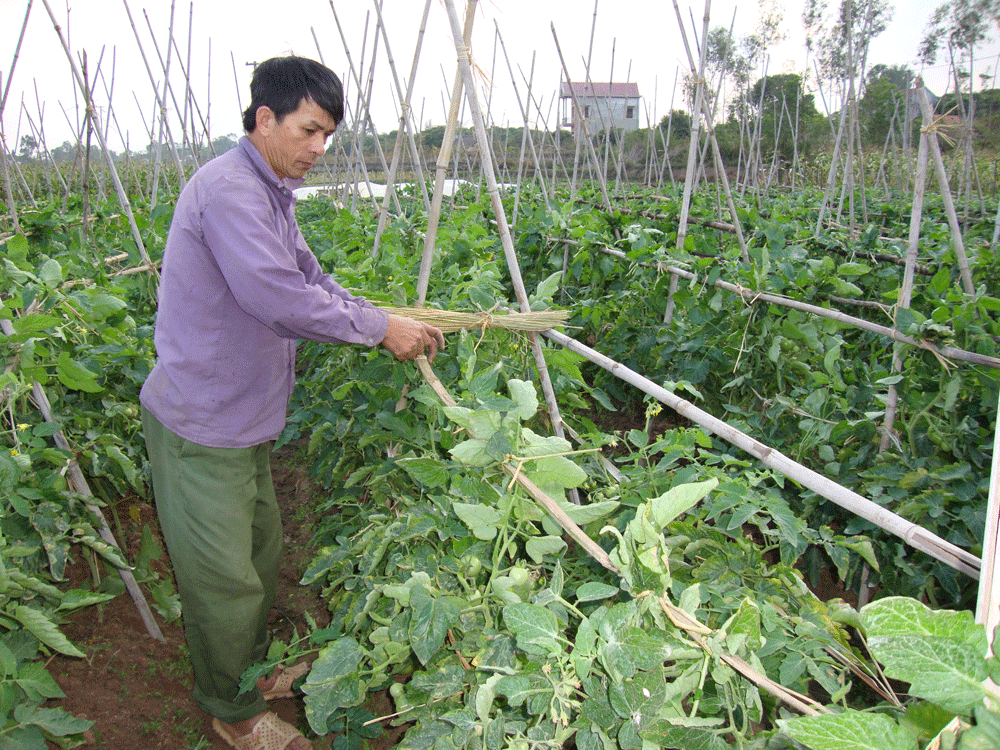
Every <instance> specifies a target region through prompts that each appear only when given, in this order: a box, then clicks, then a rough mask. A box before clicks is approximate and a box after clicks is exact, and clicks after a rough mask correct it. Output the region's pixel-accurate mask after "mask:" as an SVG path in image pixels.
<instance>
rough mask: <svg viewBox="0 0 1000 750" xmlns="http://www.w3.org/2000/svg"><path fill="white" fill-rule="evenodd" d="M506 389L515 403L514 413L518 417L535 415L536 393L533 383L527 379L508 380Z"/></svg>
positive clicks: (524, 418) (536, 406) (536, 408)
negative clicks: (515, 409)
mask: <svg viewBox="0 0 1000 750" xmlns="http://www.w3.org/2000/svg"><path fill="white" fill-rule="evenodd" d="M507 390H508V391H509V392H510V397H511V398H512V399H514V401H515V402H516V403H517V411H516V412H514V413H515V414H516V415H517V418H518V419H521V420H526V419H531V418H532V417H533V416H535V412H537V411H538V393H537V392H536V391H535V386H534V384H533V383H531V382H529V381H527V380H508V381H507Z"/></svg>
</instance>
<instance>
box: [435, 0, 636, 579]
mask: <svg viewBox="0 0 1000 750" xmlns="http://www.w3.org/2000/svg"><path fill="white" fill-rule="evenodd" d="M472 1H473V2H475V0H472ZM448 2H451V0H448ZM416 362H417V366H418V367H419V368H420V372H421V374H422V375H423V376H424V380H426V381H427V384H428V385H429V386H430V387H431V389H432V390H433V391H434V393H436V394H437V397H438V398H439V399H441V402H442V403H443V404H444V405H445V406H455V405H456V404H457V402H456V401H455V399H454V398H453V397H452V395H451V394H450V393H449V392H448V390H447V389H446V388H445V387H444V384H443V383H441V380H440V378H438V376H437V375H436V374H435V373H434V371H433V370H432V369H431V366H430V364H428V362H427V357H425V356H423V355H420V356H419V357H417V359H416ZM472 437H474V438H477V439H479V440H489V437H490V436H489V435H472ZM503 469H504V471H505V472H507V473H508V474H510V475H511V477H512V481H514V482H517V484H519V485H520V486H521V487H522V488H523V489H524V490H525V491H526V492H527V493H528V494H529V495H530V496H531V497H532V498H533V499H534V500H535V502H537V503H538V504H539V505H541V506H542V507H543V508H544V509H545V510H546V511H547V512H548V513H549V515H550V516H551V517H552V520H553V521H555V522H556V523H557V524H559V526H560V527H562V529H563V531H565V532H566V533H567V534H569V535H570V536H571V537H572V538H573V540H574V541H576V542H577V543H578V544H579V545H580V546H581V547H583V549H584V550H586V551H587V554H589V555H590V556H591V557H593V558H594V559H595V560H597V562H599V563H600V564H601V565H602V566H603V567H605V568H607V569H608V570H610V571H611V572H612V573H615V574H618V575H620V574H621V571H620V570H619V569H618V568H617V567H616V566H615V564H614V563H613V562H611V558H610V557H609V556H608V553H607V552H605V551H604V549H603V548H602V547H601V546H600V545H599V544H597V542H595V541H594V540H593V539H591V538H590V537H589V536H588V535H587V532H585V531H584V530H583V529H581V528H580V527H579V526H578V525H577V524H576V522H575V521H574V520H573V519H572V518H570V517H569V515H567V513H566V511H564V510H563V509H562V508H560V507H559V504H558V503H557V502H556V501H555V500H553V499H552V498H550V497H549V496H548V495H546V494H545V492H544V491H543V490H542V489H541V488H539V487H538V485H536V484H535V483H534V482H532V481H531V480H530V479H528V478H527V477H526V476H525V475H524V472H523V471H521V467H520V466H519V465H517V464H516V463H514V462H513V461H504V462H503Z"/></svg>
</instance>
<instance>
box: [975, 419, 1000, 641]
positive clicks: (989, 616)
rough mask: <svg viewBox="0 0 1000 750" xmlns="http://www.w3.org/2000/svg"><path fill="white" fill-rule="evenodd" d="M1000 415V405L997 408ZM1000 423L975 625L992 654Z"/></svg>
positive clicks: (998, 617)
mask: <svg viewBox="0 0 1000 750" xmlns="http://www.w3.org/2000/svg"><path fill="white" fill-rule="evenodd" d="M997 413H998V414H1000V404H998V407H997ZM998 560H1000V422H998V423H997V426H996V428H995V430H994V434H993V460H992V463H991V465H990V490H989V500H988V502H987V506H986V530H985V533H984V537H983V572H982V576H981V578H980V579H979V595H978V600H977V602H976V622H978V623H982V624H983V625H985V626H986V635H987V638H988V639H989V643H990V652H991V653H992V652H993V647H994V640H993V637H994V631H995V630H996V628H997V625H1000V575H997V562H998Z"/></svg>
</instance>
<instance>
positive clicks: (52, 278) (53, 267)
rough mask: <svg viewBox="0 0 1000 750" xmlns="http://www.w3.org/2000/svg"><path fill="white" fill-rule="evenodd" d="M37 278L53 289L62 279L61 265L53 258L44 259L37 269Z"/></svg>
mask: <svg viewBox="0 0 1000 750" xmlns="http://www.w3.org/2000/svg"><path fill="white" fill-rule="evenodd" d="M38 278H39V279H40V280H41V282H42V283H43V284H45V286H47V287H49V288H50V289H55V288H56V287H57V286H59V285H60V284H61V283H62V280H63V270H62V266H60V265H59V261H57V260H55V259H54V258H49V259H48V260H47V261H45V262H44V263H43V264H42V267H41V269H40V270H39V271H38Z"/></svg>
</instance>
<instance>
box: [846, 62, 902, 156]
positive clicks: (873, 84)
mask: <svg viewBox="0 0 1000 750" xmlns="http://www.w3.org/2000/svg"><path fill="white" fill-rule="evenodd" d="M913 78H914V73H913V70H912V69H910V68H909V67H908V66H906V65H875V66H873V67H872V69H871V70H869V71H868V77H867V79H866V81H865V88H864V94H863V95H862V96H861V101H860V103H859V114H860V117H861V134H862V136H863V137H864V139H865V141H867V142H868V143H870V144H871V145H873V146H881V145H882V144H883V143H884V142H885V139H886V137H887V136H888V134H889V128H890V126H892V123H893V117H894V116H895V117H896V118H897V122H896V124H895V127H896V128H899V127H900V126H901V124H902V121H903V120H904V119H905V117H904V116H905V107H906V92H907V91H908V90H909V89H910V87H911V86H912V85H913Z"/></svg>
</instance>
